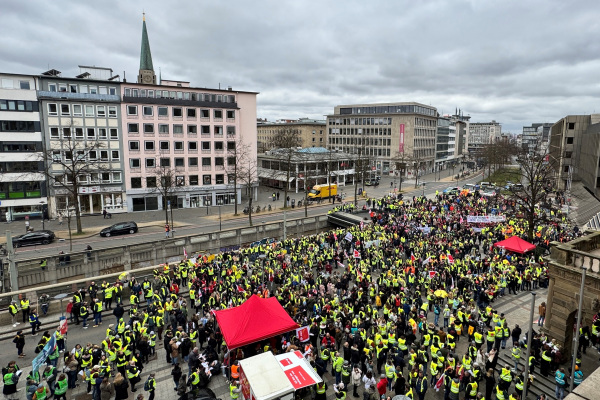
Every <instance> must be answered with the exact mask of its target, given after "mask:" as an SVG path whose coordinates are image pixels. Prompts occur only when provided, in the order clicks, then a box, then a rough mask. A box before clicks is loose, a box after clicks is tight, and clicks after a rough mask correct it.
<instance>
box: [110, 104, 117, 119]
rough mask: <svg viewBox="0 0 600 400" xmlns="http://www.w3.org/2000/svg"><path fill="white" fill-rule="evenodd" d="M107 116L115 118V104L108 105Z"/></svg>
mask: <svg viewBox="0 0 600 400" xmlns="http://www.w3.org/2000/svg"><path fill="white" fill-rule="evenodd" d="M108 118H117V107H116V106H108Z"/></svg>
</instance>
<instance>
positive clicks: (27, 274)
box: [0, 215, 328, 306]
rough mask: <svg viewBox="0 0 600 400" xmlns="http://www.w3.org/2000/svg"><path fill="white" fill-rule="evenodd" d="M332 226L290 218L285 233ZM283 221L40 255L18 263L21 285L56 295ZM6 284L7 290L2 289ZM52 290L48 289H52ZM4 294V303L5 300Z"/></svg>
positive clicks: (223, 244) (220, 245) (243, 241)
mask: <svg viewBox="0 0 600 400" xmlns="http://www.w3.org/2000/svg"><path fill="white" fill-rule="evenodd" d="M327 226H328V223H327V215H322V216H317V217H310V218H298V219H292V220H288V221H287V222H286V233H287V237H288V238H289V237H296V236H301V235H308V234H313V233H317V232H320V231H322V230H323V229H326V228H327ZM283 230H284V226H283V222H273V223H268V224H261V225H257V226H253V227H246V228H237V229H228V230H223V231H221V232H211V233H199V234H196V235H188V236H181V237H175V238H173V239H167V240H160V241H156V242H152V243H141V244H135V245H129V246H120V247H113V248H110V249H102V250H97V251H92V252H91V256H90V257H89V258H88V256H87V254H86V252H79V253H72V254H69V257H70V261H69V262H65V260H62V262H61V259H60V256H54V257H49V258H47V261H48V267H47V269H46V270H45V271H42V270H41V268H40V267H39V263H40V261H41V258H32V259H29V260H26V261H20V262H18V263H17V271H18V275H19V276H18V282H19V289H20V290H21V291H23V292H24V291H28V290H31V289H34V288H36V287H39V286H40V285H55V284H59V283H65V285H58V286H57V287H53V288H52V290H51V291H50V292H49V293H48V294H49V295H51V296H54V295H56V294H59V293H63V292H64V291H65V290H67V291H68V292H71V291H72V290H71V289H70V285H71V282H72V281H73V280H77V279H86V278H87V279H88V280H90V281H91V280H93V279H101V278H102V277H103V276H108V275H110V274H117V275H118V273H120V272H122V271H135V270H138V269H143V268H147V267H152V266H154V265H158V264H161V263H164V262H176V261H179V260H181V259H182V258H183V249H184V248H185V250H186V251H187V253H188V254H193V253H197V252H204V253H216V252H218V251H220V250H222V249H229V248H236V247H239V246H244V245H247V244H249V243H252V242H254V241H257V240H260V239H263V238H265V237H272V238H276V239H281V238H283ZM2 272H3V274H2V276H1V279H2V288H7V290H8V288H9V287H10V285H9V282H10V279H9V273H8V266H7V265H3V270H2ZM7 290H3V291H4V292H5V291H7ZM49 290H50V289H49ZM6 301H8V300H6V299H5V302H3V301H2V298H0V306H6V305H8V303H7V302H6Z"/></svg>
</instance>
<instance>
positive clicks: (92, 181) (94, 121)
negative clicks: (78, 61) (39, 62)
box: [38, 66, 125, 216]
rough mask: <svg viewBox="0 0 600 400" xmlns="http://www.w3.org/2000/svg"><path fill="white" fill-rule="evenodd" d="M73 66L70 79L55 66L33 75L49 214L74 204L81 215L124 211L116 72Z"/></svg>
mask: <svg viewBox="0 0 600 400" xmlns="http://www.w3.org/2000/svg"><path fill="white" fill-rule="evenodd" d="M79 68H80V71H81V74H80V75H78V76H77V77H75V78H65V77H62V76H61V73H60V71H56V70H50V71H47V72H45V73H43V74H42V75H41V76H40V77H39V90H38V98H39V101H40V109H41V115H42V126H43V130H44V138H45V149H46V150H45V151H46V157H45V159H46V161H47V164H48V165H46V167H45V168H46V171H47V176H48V188H49V202H48V206H49V211H50V215H52V216H56V215H58V213H65V212H66V211H67V210H72V209H73V207H76V206H77V207H79V210H80V212H81V213H82V214H98V213H101V212H102V210H103V209H107V210H108V211H109V212H122V211H124V210H125V209H124V203H125V190H124V189H125V186H124V181H123V172H124V171H123V163H122V159H123V153H122V132H121V107H120V94H119V91H120V89H119V84H120V83H119V82H118V80H116V79H117V78H118V75H117V76H114V75H113V74H112V70H111V69H110V68H99V67H84V66H80V67H79ZM73 160H75V162H74V161H73ZM73 174H77V176H73ZM74 179H77V186H74V185H73V184H72V182H73V180H74ZM75 188H77V189H76V190H75ZM75 191H77V193H74V192H75ZM75 195H76V197H77V201H75V199H74V197H75Z"/></svg>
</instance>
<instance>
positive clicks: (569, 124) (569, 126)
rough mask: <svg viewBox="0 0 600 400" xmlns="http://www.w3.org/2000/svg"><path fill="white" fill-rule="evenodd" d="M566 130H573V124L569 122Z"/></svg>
mask: <svg viewBox="0 0 600 400" xmlns="http://www.w3.org/2000/svg"><path fill="white" fill-rule="evenodd" d="M567 129H569V130H573V129H575V122H569V123H568V124H567Z"/></svg>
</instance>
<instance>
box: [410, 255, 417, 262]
mask: <svg viewBox="0 0 600 400" xmlns="http://www.w3.org/2000/svg"><path fill="white" fill-rule="evenodd" d="M415 260H416V258H415V255H414V254H411V255H410V261H412V262H415Z"/></svg>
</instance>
